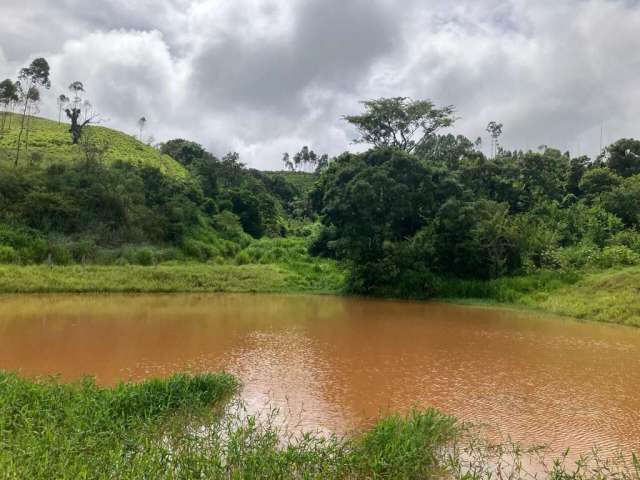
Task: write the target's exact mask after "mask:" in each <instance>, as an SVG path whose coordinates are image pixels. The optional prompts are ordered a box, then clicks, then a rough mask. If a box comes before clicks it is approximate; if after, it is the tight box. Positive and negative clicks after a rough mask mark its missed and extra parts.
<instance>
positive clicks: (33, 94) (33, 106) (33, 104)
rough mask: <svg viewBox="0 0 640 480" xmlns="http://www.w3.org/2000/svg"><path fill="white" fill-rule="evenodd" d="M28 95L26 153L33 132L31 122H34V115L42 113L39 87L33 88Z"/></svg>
mask: <svg viewBox="0 0 640 480" xmlns="http://www.w3.org/2000/svg"><path fill="white" fill-rule="evenodd" d="M26 95H27V96H28V97H29V108H28V110H27V125H26V128H25V132H26V134H25V139H24V151H25V152H27V151H28V150H29V133H30V132H31V122H32V120H33V114H37V113H38V112H39V111H40V109H39V108H38V102H40V90H38V88H37V87H31V88H30V89H29V91H28V92H27V93H26Z"/></svg>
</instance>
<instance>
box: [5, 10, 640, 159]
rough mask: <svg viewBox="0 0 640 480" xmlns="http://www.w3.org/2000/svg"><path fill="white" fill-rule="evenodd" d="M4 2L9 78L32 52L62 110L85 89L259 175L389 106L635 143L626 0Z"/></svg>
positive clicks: (511, 135)
mask: <svg viewBox="0 0 640 480" xmlns="http://www.w3.org/2000/svg"><path fill="white" fill-rule="evenodd" d="M8 1H9V0H4V2H3V4H2V5H0V45H2V48H0V73H3V74H4V75H15V73H17V70H18V69H19V68H20V66H23V65H25V64H27V63H28V62H29V61H30V60H31V58H33V57H34V56H36V55H44V56H45V57H46V58H48V59H49V60H50V63H51V65H52V80H53V83H54V88H52V91H51V92H50V94H49V97H50V98H51V100H49V101H48V104H49V105H48V107H47V108H48V110H45V109H43V111H44V112H45V113H49V114H50V115H52V116H53V113H54V112H55V101H53V97H54V96H56V95H57V94H59V93H61V91H62V90H63V89H64V88H65V86H66V85H68V83H70V82H71V81H72V80H76V79H77V80H82V81H83V82H84V83H85V85H86V86H87V90H88V97H89V98H90V100H91V101H92V103H93V104H94V105H95V106H96V108H97V110H98V111H100V112H101V113H102V115H103V116H104V117H105V118H109V119H110V122H109V125H110V126H113V127H114V128H120V129H123V130H125V131H129V132H133V131H135V130H136V119H137V118H139V116H141V115H145V116H146V117H147V118H148V119H149V127H148V131H149V133H152V134H154V135H155V137H156V138H157V139H159V140H166V139H169V138H173V137H177V136H181V137H186V138H191V139H194V140H196V141H199V142H201V143H203V144H204V145H205V146H207V147H208V148H210V149H211V150H212V151H214V152H215V153H217V154H223V153H224V152H225V151H226V150H237V151H238V152H239V153H240V154H241V155H242V156H243V160H244V161H246V162H247V163H249V164H250V165H252V166H256V167H261V168H278V167H279V166H280V158H281V155H282V152H283V151H285V150H288V151H293V150H297V149H298V148H299V147H300V146H301V145H302V144H309V145H310V146H311V147H312V148H314V149H316V150H318V151H327V152H329V153H331V154H335V153H339V152H341V151H343V150H345V149H346V148H348V147H349V142H350V140H351V137H352V135H353V134H354V132H353V131H352V130H350V129H349V128H348V126H347V125H346V124H345V123H344V122H343V121H342V120H341V118H340V117H341V115H342V114H346V113H353V112H355V111H358V109H359V105H358V103H357V102H358V100H360V99H364V98H373V97H378V96H387V95H410V96H414V97H416V98H430V99H432V100H434V101H435V102H436V103H439V104H455V105H456V106H457V109H458V113H459V115H460V116H461V117H462V118H461V120H460V121H459V122H458V124H457V125H456V127H455V130H457V131H460V132H461V133H464V134H466V135H468V136H469V137H472V138H475V137H476V136H478V135H483V134H484V127H485V126H486V124H487V122H488V121H490V120H498V121H501V122H503V123H504V136H503V144H504V145H505V146H507V147H511V148H535V147H537V146H538V145H540V144H543V143H544V144H550V145H556V146H558V147H559V148H561V149H570V150H571V151H572V153H576V154H577V153H585V152H586V153H590V154H595V152H596V151H597V148H598V144H599V140H600V126H601V125H603V124H604V131H605V138H606V140H607V141H612V140H615V139H616V138H619V137H622V136H640V134H639V133H638V132H637V127H636V125H637V122H636V118H637V115H638V111H639V110H640V96H638V95H637V93H636V90H637V88H638V87H636V85H637V84H638V82H637V79H636V77H637V76H638V74H639V73H638V72H640V68H638V67H639V66H640V48H639V47H640V38H639V37H638V35H637V32H638V31H639V30H640V6H639V5H638V3H637V2H630V1H623V0H566V1H564V2H557V1H551V0H536V1H531V0H529V1H525V0H461V1H459V2H449V1H446V0H407V1H403V2H402V3H400V2H395V1H391V0H153V1H152V0H138V1H130V0H128V1H125V0H103V1H102V2H101V8H99V9H96V8H95V4H92V3H87V2H80V1H79V0H61V1H54V0H49V1H47V0H25V1H21V2H19V3H18V2H9V3H8V4H7V2H8Z"/></svg>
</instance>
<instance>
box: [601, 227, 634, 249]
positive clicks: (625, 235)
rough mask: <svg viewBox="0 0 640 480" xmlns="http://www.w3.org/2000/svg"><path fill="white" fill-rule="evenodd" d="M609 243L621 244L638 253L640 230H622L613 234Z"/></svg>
mask: <svg viewBox="0 0 640 480" xmlns="http://www.w3.org/2000/svg"><path fill="white" fill-rule="evenodd" d="M608 244H609V245H623V246H625V247H628V248H630V249H631V250H633V251H634V252H636V253H640V232H639V231H637V230H623V231H622V232H618V233H617V234H616V235H614V236H613V237H612V238H611V239H609V242H608Z"/></svg>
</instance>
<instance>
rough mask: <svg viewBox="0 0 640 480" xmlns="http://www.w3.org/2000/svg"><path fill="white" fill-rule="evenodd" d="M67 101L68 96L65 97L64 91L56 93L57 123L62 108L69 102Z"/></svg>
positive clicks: (60, 116)
mask: <svg viewBox="0 0 640 480" xmlns="http://www.w3.org/2000/svg"><path fill="white" fill-rule="evenodd" d="M69 101H70V100H69V97H67V96H66V95H65V94H64V93H61V94H60V95H58V98H57V103H58V123H60V122H61V120H62V109H63V108H64V107H65V106H66V105H67V104H68V103H69Z"/></svg>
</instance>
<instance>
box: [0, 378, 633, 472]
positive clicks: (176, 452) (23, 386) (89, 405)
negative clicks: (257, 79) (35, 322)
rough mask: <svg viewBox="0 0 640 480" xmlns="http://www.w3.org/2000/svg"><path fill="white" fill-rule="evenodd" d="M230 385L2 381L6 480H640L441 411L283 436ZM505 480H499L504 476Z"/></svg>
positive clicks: (0, 447)
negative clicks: (499, 435) (510, 439)
mask: <svg viewBox="0 0 640 480" xmlns="http://www.w3.org/2000/svg"><path fill="white" fill-rule="evenodd" d="M237 386H238V385H237V382H236V381H235V379H234V378H232V377H230V376H229V375H226V374H216V375H213V374H200V375H196V376H187V375H176V376H173V377H171V378H168V379H164V380H157V379H156V380H149V381H146V382H143V383H141V384H124V383H123V384H120V385H118V386H116V387H113V388H100V387H97V386H96V385H95V384H94V383H93V382H92V381H91V380H89V379H87V380H84V381H82V382H80V383H76V384H70V385H64V384H59V383H57V382H55V381H53V380H47V381H30V380H25V379H22V378H20V377H18V376H16V375H15V374H11V373H3V372H0V476H1V477H2V478H7V479H22V478H29V479H34V480H37V479H50V478H58V479H94V478H96V479H102V478H104V479H107V478H118V479H144V478H153V479H164V478H166V479H196V478H207V479H241V478H264V479H267V478H269V479H271V478H278V479H300V478H305V479H315V478H317V479H320V478H336V479H365V478H380V479H392V478H393V479H425V478H440V479H466V480H475V479H478V480H480V479H490V478H491V479H493V478H495V479H507V478H509V479H517V478H534V477H530V476H528V475H527V474H526V472H525V471H524V467H523V465H528V464H529V463H528V462H529V461H530V460H535V462H536V463H535V466H536V471H537V477H535V478H549V479H556V480H561V479H585V480H587V479H604V478H617V479H620V480H627V479H638V478H640V464H639V463H638V461H637V459H635V457H632V458H629V457H626V458H625V457H624V456H622V457H620V458H619V459H614V460H613V461H612V460H608V461H601V460H598V459H597V458H591V459H589V460H587V459H584V460H583V462H584V464H582V463H581V464H579V465H569V466H567V465H566V462H565V461H563V459H559V460H555V459H549V460H544V459H541V458H540V453H541V452H540V450H539V449H532V450H526V449H523V448H521V447H520V446H518V445H511V444H503V445H499V446H496V445H490V444H488V443H486V442H484V441H482V440H481V438H480V437H477V436H475V435H470V430H469V428H468V427H467V426H465V425H462V424H460V423H459V422H457V421H456V420H455V419H454V418H452V417H450V416H447V415H445V414H443V413H441V412H439V411H437V410H434V409H427V410H423V411H417V410H414V411H411V412H409V413H408V414H407V415H406V416H400V415H391V416H389V417H386V418H382V419H380V420H379V421H378V422H377V423H376V424H375V425H374V426H373V427H372V428H371V429H370V430H367V431H364V432H359V433H354V434H352V435H350V436H346V437H335V436H330V437H327V436H321V435H319V434H314V433H305V432H295V431H294V432H285V431H284V430H282V427H278V426H276V425H277V423H278V422H276V421H275V412H266V414H263V415H260V414H259V415H258V416H252V415H248V414H247V413H246V411H245V410H244V409H243V408H242V405H241V404H240V403H238V402H229V399H230V397H231V396H232V395H233V393H234V392H235V391H236V390H237ZM496 472H498V473H496Z"/></svg>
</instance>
